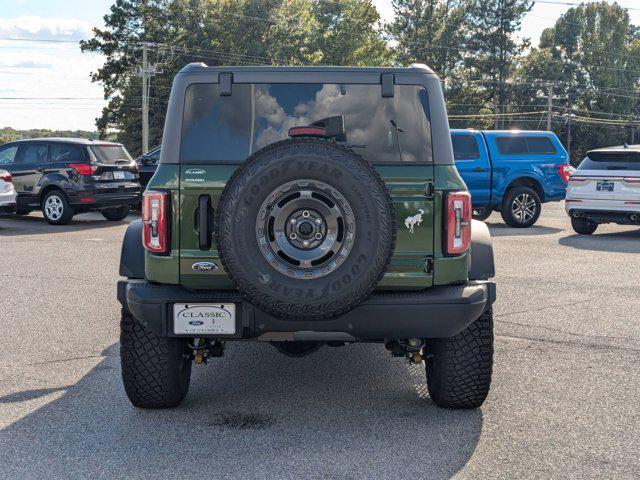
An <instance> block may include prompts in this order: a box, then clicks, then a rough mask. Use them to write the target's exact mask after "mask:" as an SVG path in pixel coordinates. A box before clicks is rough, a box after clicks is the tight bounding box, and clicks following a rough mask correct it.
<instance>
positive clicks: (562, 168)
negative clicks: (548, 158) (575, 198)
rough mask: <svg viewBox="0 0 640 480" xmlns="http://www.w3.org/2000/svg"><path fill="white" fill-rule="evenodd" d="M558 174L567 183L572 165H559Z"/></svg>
mask: <svg viewBox="0 0 640 480" xmlns="http://www.w3.org/2000/svg"><path fill="white" fill-rule="evenodd" d="M558 175H560V178H562V180H563V181H564V183H567V182H568V181H569V177H570V176H571V167H570V166H569V165H558Z"/></svg>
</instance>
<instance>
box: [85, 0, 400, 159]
mask: <svg viewBox="0 0 640 480" xmlns="http://www.w3.org/2000/svg"><path fill="white" fill-rule="evenodd" d="M379 19H380V18H379V15H378V12H377V11H376V9H375V8H374V7H373V5H372V4H371V1H370V0H345V1H341V2H331V1H322V2H316V1H315V0H262V1H255V0H117V1H116V2H115V4H114V5H113V6H112V7H111V11H110V13H109V14H108V15H107V16H106V17H105V24H106V28H105V29H96V30H95V31H94V38H93V39H91V40H89V41H87V42H83V44H82V49H83V50H84V51H92V52H100V53H103V54H104V55H105V56H106V62H105V64H104V66H103V67H102V68H101V69H99V70H98V71H97V72H95V73H94V74H93V80H94V81H96V82H100V83H101V84H102V85H104V93H105V98H107V99H108V100H109V103H108V105H107V107H106V108H105V109H104V110H103V112H102V115H101V116H100V118H98V119H97V127H98V130H99V131H100V132H107V131H110V130H115V131H117V132H118V133H117V136H118V140H119V141H121V142H122V143H124V144H125V145H126V146H127V148H128V149H129V150H130V151H131V152H132V153H133V154H139V153H140V150H141V147H140V145H141V136H142V133H141V129H140V125H141V121H140V117H141V107H142V102H141V96H142V88H141V79H140V78H138V77H137V76H135V75H133V73H134V72H135V69H136V68H138V67H139V66H140V64H141V56H142V55H141V49H142V42H149V43H150V47H149V49H150V55H149V61H150V63H152V64H157V65H158V66H159V69H160V70H161V71H160V72H159V73H158V74H157V75H156V76H155V77H153V78H152V81H151V93H150V98H151V99H150V120H149V123H150V141H151V144H152V145H156V144H158V143H160V141H161V139H162V128H163V125H164V118H165V112H166V106H167V101H168V97H169V92H170V89H171V83H172V81H173V77H174V76H175V75H176V73H177V72H178V71H179V70H180V69H181V68H182V67H184V66H185V65H186V64H188V63H191V62H204V63H206V64H207V65H210V66H219V65H318V64H331V65H373V66H376V65H378V66H384V65H390V64H392V62H393V55H392V53H391V50H390V49H389V48H388V46H387V43H386V42H385V40H384V39H383V37H382V34H381V32H380V30H379V27H378V23H379Z"/></svg>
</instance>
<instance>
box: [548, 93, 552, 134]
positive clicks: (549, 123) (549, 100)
mask: <svg viewBox="0 0 640 480" xmlns="http://www.w3.org/2000/svg"><path fill="white" fill-rule="evenodd" d="M548 85H549V97H548V98H547V132H550V131H551V117H552V115H553V83H549V84H548Z"/></svg>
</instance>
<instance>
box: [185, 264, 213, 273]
mask: <svg viewBox="0 0 640 480" xmlns="http://www.w3.org/2000/svg"><path fill="white" fill-rule="evenodd" d="M191 268H192V269H194V270H195V271H196V272H213V271H214V270H217V268H218V267H217V266H216V264H215V263H213V262H196V263H194V264H193V265H191Z"/></svg>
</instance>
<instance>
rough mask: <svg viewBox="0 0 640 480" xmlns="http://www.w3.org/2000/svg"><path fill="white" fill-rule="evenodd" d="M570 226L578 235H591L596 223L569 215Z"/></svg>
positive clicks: (596, 227) (595, 228)
mask: <svg viewBox="0 0 640 480" xmlns="http://www.w3.org/2000/svg"><path fill="white" fill-rule="evenodd" d="M571 226H572V227H573V231H574V232H576V233H579V234H580V235H591V234H592V233H594V232H595V231H596V230H597V229H598V224H597V223H595V222H592V221H591V220H589V219H588V218H582V217H580V218H575V217H571Z"/></svg>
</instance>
